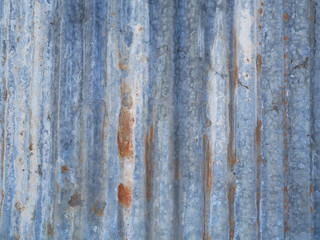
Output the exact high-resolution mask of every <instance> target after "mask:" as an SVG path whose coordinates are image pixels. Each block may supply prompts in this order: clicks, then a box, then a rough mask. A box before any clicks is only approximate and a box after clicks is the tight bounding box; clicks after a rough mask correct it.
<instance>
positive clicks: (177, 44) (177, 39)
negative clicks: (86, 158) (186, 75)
mask: <svg viewBox="0 0 320 240" xmlns="http://www.w3.org/2000/svg"><path fill="white" fill-rule="evenodd" d="M174 9H175V19H174V25H175V26H174V37H173V39H174V47H173V49H174V50H173V51H174V53H173V61H174V63H173V64H174V84H173V95H174V97H173V104H174V108H173V117H174V119H180V117H179V115H180V112H179V85H180V78H181V53H180V50H181V45H182V44H181V25H182V24H181V16H183V12H184V11H183V7H182V6H181V0H175V2H174ZM174 132H175V137H174V150H175V154H174V155H175V169H174V175H175V191H174V202H175V208H174V210H175V211H174V218H175V219H176V220H175V224H176V226H175V229H176V231H175V232H174V239H182V226H181V216H180V213H181V210H182V209H181V206H180V198H181V197H180V156H179V153H180V150H179V149H180V139H179V132H180V130H179V120H178V121H174Z"/></svg>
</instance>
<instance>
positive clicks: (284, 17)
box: [283, 12, 288, 22]
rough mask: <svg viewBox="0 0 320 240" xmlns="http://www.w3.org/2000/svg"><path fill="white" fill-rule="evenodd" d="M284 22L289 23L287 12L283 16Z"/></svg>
mask: <svg viewBox="0 0 320 240" xmlns="http://www.w3.org/2000/svg"><path fill="white" fill-rule="evenodd" d="M283 21H284V22H288V13H286V12H285V13H284V14H283Z"/></svg>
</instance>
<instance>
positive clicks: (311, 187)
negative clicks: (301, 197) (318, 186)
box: [309, 183, 313, 195]
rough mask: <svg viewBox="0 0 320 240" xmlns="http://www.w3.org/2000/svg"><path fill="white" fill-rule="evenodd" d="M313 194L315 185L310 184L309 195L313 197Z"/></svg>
mask: <svg viewBox="0 0 320 240" xmlns="http://www.w3.org/2000/svg"><path fill="white" fill-rule="evenodd" d="M312 193H313V184H312V183H310V187H309V194H310V195H311V194H312Z"/></svg>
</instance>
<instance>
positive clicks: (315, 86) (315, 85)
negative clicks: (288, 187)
mask: <svg viewBox="0 0 320 240" xmlns="http://www.w3.org/2000/svg"><path fill="white" fill-rule="evenodd" d="M309 2H310V45H311V47H310V49H311V53H310V64H309V72H310V79H311V84H310V95H311V102H310V104H311V121H312V122H311V131H310V132H311V133H312V135H311V152H310V154H311V157H310V159H311V164H310V173H311V176H310V189H309V194H310V210H311V209H312V210H313V212H311V215H312V220H311V237H312V239H317V237H318V236H319V226H318V225H317V224H316V223H317V213H318V211H317V210H318V204H317V203H316V201H315V196H314V190H315V189H316V188H317V189H318V186H317V185H318V183H317V180H316V176H315V171H316V170H317V166H316V164H317V163H316V155H317V151H316V149H315V147H314V146H319V136H316V135H317V134H316V132H317V121H319V118H318V116H319V114H317V111H318V108H319V107H318V105H319V104H318V101H317V97H316V96H318V95H319V93H318V92H317V90H318V91H319V82H317V76H316V75H315V69H316V60H315V59H316V52H317V48H316V37H315V36H316V9H315V6H314V2H313V0H309ZM318 100H319V99H318Z"/></svg>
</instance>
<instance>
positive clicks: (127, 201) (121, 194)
mask: <svg viewBox="0 0 320 240" xmlns="http://www.w3.org/2000/svg"><path fill="white" fill-rule="evenodd" d="M131 195H132V191H131V189H130V187H127V186H125V185H124V184H123V183H120V184H119V186H118V201H119V203H120V204H121V205H122V206H123V207H125V208H128V207H130V205H131V200H132V196H131Z"/></svg>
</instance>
